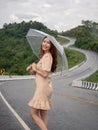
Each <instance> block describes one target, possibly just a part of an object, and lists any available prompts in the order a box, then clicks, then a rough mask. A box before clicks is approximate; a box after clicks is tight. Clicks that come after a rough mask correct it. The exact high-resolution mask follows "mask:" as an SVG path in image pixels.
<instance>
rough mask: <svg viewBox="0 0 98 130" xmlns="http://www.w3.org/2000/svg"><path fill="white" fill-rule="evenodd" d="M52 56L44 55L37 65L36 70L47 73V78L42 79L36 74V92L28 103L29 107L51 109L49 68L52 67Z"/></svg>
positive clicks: (51, 90)
mask: <svg viewBox="0 0 98 130" xmlns="http://www.w3.org/2000/svg"><path fill="white" fill-rule="evenodd" d="M52 61H53V59H52V56H51V54H50V53H46V54H44V55H43V57H42V58H41V59H40V61H39V62H38V63H37V68H38V69H42V70H45V71H48V72H49V74H48V76H47V77H43V76H41V75H39V74H36V79H35V84H36V90H35V93H34V96H33V98H32V99H31V100H30V101H29V103H28V104H29V106H30V107H33V108H36V109H42V110H49V109H50V108H51V107H52V103H51V100H50V99H51V95H52V92H53V88H52V85H51V66H52Z"/></svg>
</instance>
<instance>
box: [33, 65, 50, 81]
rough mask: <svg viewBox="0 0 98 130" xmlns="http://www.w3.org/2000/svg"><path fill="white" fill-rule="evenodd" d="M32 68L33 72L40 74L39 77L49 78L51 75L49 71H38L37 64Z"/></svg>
mask: <svg viewBox="0 0 98 130" xmlns="http://www.w3.org/2000/svg"><path fill="white" fill-rule="evenodd" d="M32 67H33V71H34V72H35V73H38V74H39V75H41V76H43V77H44V78H46V77H47V76H48V74H49V72H48V71H45V70H41V69H37V66H36V64H35V63H33V64H32Z"/></svg>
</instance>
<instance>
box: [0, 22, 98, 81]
mask: <svg viewBox="0 0 98 130" xmlns="http://www.w3.org/2000/svg"><path fill="white" fill-rule="evenodd" d="M82 23H83V25H81V26H78V27H76V28H74V29H71V30H69V31H66V32H62V33H58V32H57V31H56V30H50V29H49V28H47V27H46V26H45V25H44V24H42V23H40V22H36V21H30V22H25V21H23V22H21V23H10V24H6V23H5V24H4V26H3V28H2V29H0V69H1V68H4V70H5V73H4V74H5V75H28V72H26V67H27V66H28V65H29V64H30V63H32V62H37V61H38V59H37V57H36V56H35V55H34V54H33V51H32V49H31V48H30V46H29V44H28V42H27V40H26V34H27V32H28V30H29V29H30V28H33V29H37V30H41V31H43V32H46V33H48V34H50V35H53V36H54V37H55V38H56V39H57V41H58V42H59V43H61V44H63V43H64V44H65V43H68V40H67V39H65V38H61V37H58V34H60V35H63V36H70V37H75V38H76V42H75V46H76V47H78V48H83V49H89V50H92V51H96V52H98V23H95V22H92V21H82ZM65 52H66V56H67V58H68V65H69V68H71V67H73V66H75V65H77V64H80V63H81V62H83V61H84V60H86V58H85V56H84V54H82V53H80V52H77V51H74V50H71V49H65ZM95 75H96V77H94V79H96V81H97V79H98V78H97V77H98V71H97V72H96V73H95ZM93 76H94V75H93ZM90 79H93V78H92V77H91V78H88V79H87V80H90ZM94 79H93V80H94Z"/></svg>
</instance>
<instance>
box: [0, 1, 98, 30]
mask: <svg viewBox="0 0 98 130" xmlns="http://www.w3.org/2000/svg"><path fill="white" fill-rule="evenodd" d="M97 5H98V1H97V0H93V1H90V0H85V1H82V0H66V1H65V0H54V1H53V0H41V1H37V0H0V27H2V25H3V24H4V23H10V22H21V21H23V20H25V21H30V20H36V21H39V22H42V23H44V24H45V25H46V26H47V27H49V28H50V29H56V30H58V31H65V30H68V29H71V28H72V27H75V26H78V25H80V24H81V21H82V20H85V19H86V20H92V21H95V22H98V17H97V15H98V6H97Z"/></svg>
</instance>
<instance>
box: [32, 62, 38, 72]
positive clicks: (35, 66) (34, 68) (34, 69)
mask: <svg viewBox="0 0 98 130" xmlns="http://www.w3.org/2000/svg"><path fill="white" fill-rule="evenodd" d="M32 68H33V71H35V72H36V70H37V65H36V64H35V63H33V64H32Z"/></svg>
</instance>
